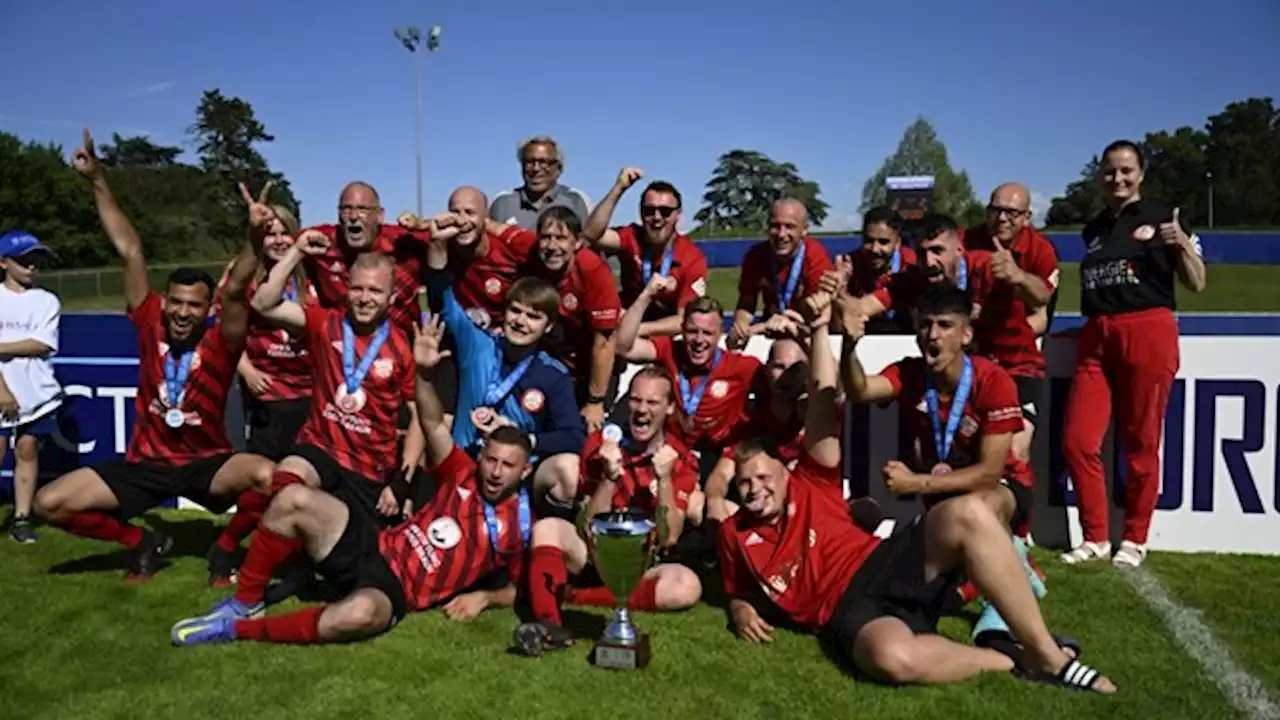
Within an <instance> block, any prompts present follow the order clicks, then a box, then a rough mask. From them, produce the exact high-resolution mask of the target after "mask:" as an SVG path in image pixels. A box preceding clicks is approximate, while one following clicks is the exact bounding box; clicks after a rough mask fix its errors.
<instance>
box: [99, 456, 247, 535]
mask: <svg viewBox="0 0 1280 720" xmlns="http://www.w3.org/2000/svg"><path fill="white" fill-rule="evenodd" d="M230 458H231V453H226V454H225V455H215V456H213V457H209V458H204V459H202V460H196V461H195V462H190V463H187V464H186V465H152V464H150V463H131V462H126V461H124V460H108V461H106V462H102V463H98V464H97V465H92V466H91V468H92V469H93V471H94V472H96V473H98V477H100V478H102V480H103V482H105V483H106V484H107V487H108V488H110V489H111V493H112V494H113V495H115V496H116V502H117V503H118V504H119V505H120V509H119V511H118V513H119V516H120V518H121V519H122V520H128V519H129V518H133V517H137V516H139V515H141V514H143V513H145V512H146V511H148V510H150V509H152V508H154V507H158V506H159V505H160V503H163V502H164V501H166V500H168V499H170V498H175V497H184V498H186V499H188V500H190V501H192V502H194V503H196V504H198V505H202V506H204V507H205V508H208V509H209V511H210V512H214V513H224V512H226V511H227V510H228V509H230V508H231V506H232V505H234V504H235V501H236V498H235V496H234V495H228V496H224V497H214V496H212V495H210V494H209V488H210V487H211V486H212V485H213V477H214V476H215V475H217V474H218V470H220V469H221V468H222V466H223V464H225V463H226V462H227V460H229V459H230Z"/></svg>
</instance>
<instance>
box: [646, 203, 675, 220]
mask: <svg viewBox="0 0 1280 720" xmlns="http://www.w3.org/2000/svg"><path fill="white" fill-rule="evenodd" d="M679 209H680V208H678V207H672V206H670V205H641V206H640V217H642V218H646V217H649V216H650V215H653V214H654V213H657V214H658V215H660V216H661V217H662V219H663V220H665V219H667V218H669V217H671V216H672V215H674V214H675V212H676V211H677V210H679Z"/></svg>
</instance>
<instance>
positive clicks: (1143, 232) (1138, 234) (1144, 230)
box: [1133, 225, 1156, 242]
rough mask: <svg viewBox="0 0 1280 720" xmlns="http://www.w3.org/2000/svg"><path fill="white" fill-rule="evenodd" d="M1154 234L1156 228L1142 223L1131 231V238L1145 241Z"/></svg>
mask: <svg viewBox="0 0 1280 720" xmlns="http://www.w3.org/2000/svg"><path fill="white" fill-rule="evenodd" d="M1155 236H1156V229H1155V228H1154V227H1152V226H1150V225H1143V226H1142V227H1140V228H1138V229H1137V230H1134V231H1133V239H1134V240H1137V241H1138V242H1146V241H1148V240H1150V239H1151V238H1153V237H1155Z"/></svg>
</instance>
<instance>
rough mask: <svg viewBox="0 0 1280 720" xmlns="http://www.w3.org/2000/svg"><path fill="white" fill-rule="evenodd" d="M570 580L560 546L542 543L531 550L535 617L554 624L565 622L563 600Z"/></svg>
mask: <svg viewBox="0 0 1280 720" xmlns="http://www.w3.org/2000/svg"><path fill="white" fill-rule="evenodd" d="M568 581H569V572H568V570H566V569H565V567H564V554H563V553H562V552H560V548H557V547H549V546H545V545H540V546H538V547H535V548H534V549H533V550H532V551H531V552H530V553H529V605H530V609H531V610H532V611H533V616H534V617H535V618H537V619H539V620H541V621H543V622H547V623H551V624H553V625H561V624H563V623H564V620H563V619H562V618H561V617H560V599H561V597H562V596H563V594H564V586H565V585H566V584H567V583H568Z"/></svg>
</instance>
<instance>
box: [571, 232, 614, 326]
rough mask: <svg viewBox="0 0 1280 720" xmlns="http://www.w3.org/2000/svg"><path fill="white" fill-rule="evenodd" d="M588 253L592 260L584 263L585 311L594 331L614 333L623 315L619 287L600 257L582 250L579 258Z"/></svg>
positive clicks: (579, 252)
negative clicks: (619, 317)
mask: <svg viewBox="0 0 1280 720" xmlns="http://www.w3.org/2000/svg"><path fill="white" fill-rule="evenodd" d="M588 253H589V256H590V260H587V261H586V262H585V263H584V270H585V272H584V273H583V278H582V280H583V285H584V286H586V296H585V297H584V298H583V299H582V301H583V304H584V305H585V308H584V310H585V311H586V313H587V317H588V319H589V322H590V324H591V329H592V330H595V331H596V332H612V331H613V330H615V329H617V327H618V316H620V315H621V314H622V299H621V298H620V297H619V296H618V286H617V285H615V284H614V282H613V273H612V272H610V271H609V266H608V265H605V264H604V261H603V260H601V259H600V256H598V255H596V254H595V253H594V252H592V251H590V250H580V251H578V255H579V258H580V259H581V258H582V256H583V255H584V254H588Z"/></svg>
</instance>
